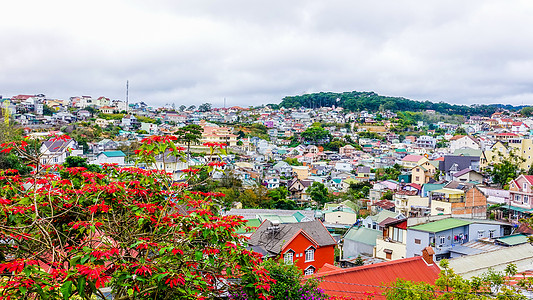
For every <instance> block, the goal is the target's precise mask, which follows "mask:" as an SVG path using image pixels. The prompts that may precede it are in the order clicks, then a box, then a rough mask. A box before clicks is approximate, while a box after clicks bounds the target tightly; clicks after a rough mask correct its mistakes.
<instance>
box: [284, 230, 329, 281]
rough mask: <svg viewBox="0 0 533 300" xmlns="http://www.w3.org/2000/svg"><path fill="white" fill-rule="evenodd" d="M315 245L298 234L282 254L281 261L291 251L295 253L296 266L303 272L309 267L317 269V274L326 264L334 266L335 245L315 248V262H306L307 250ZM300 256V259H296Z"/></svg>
mask: <svg viewBox="0 0 533 300" xmlns="http://www.w3.org/2000/svg"><path fill="white" fill-rule="evenodd" d="M311 245H313V243H311V242H310V241H309V240H308V239H307V238H306V237H305V236H304V235H303V234H302V233H300V234H298V236H296V238H294V239H293V240H292V241H291V242H290V244H288V245H287V246H286V247H285V248H284V250H283V251H282V253H281V257H280V260H281V261H283V254H285V252H287V251H289V250H291V249H292V250H293V251H294V261H295V263H294V264H295V265H296V266H297V267H298V268H299V269H300V270H302V271H304V270H305V269H307V267H309V266H313V267H315V272H316V271H318V270H319V269H320V268H322V266H323V265H324V264H326V263H328V264H333V263H334V260H335V245H331V246H326V247H315V248H316V250H315V260H314V261H309V262H306V261H305V250H306V249H307V248H308V247H309V246H311ZM297 255H298V257H296V256H297Z"/></svg>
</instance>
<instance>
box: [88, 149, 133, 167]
mask: <svg viewBox="0 0 533 300" xmlns="http://www.w3.org/2000/svg"><path fill="white" fill-rule="evenodd" d="M125 158H126V154H124V152H122V151H120V150H119V151H104V152H100V153H99V154H98V155H97V156H96V159H95V160H93V161H91V164H93V165H100V164H118V165H119V166H123V165H124V159H125Z"/></svg>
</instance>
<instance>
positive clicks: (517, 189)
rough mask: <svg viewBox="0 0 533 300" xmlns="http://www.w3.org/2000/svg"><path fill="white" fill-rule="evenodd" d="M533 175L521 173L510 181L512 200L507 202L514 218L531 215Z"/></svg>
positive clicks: (532, 207)
mask: <svg viewBox="0 0 533 300" xmlns="http://www.w3.org/2000/svg"><path fill="white" fill-rule="evenodd" d="M532 185H533V175H520V176H518V177H517V178H516V179H514V180H511V182H510V183H509V194H510V195H509V196H510V199H509V200H510V201H509V203H507V204H508V205H509V209H510V210H512V211H513V219H514V220H518V219H520V218H522V217H526V216H527V217H529V211H531V210H532V209H533V204H532V202H533V186H532Z"/></svg>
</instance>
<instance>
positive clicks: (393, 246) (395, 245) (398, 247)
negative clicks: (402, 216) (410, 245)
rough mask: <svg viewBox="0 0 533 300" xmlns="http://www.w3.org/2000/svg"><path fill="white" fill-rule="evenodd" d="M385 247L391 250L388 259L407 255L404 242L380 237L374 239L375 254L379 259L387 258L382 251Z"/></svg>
mask: <svg viewBox="0 0 533 300" xmlns="http://www.w3.org/2000/svg"><path fill="white" fill-rule="evenodd" d="M404 234H406V233H404ZM385 249H389V250H392V254H391V259H390V260H396V259H402V258H406V257H407V256H406V255H407V248H406V245H405V244H403V243H400V242H387V241H385V240H384V239H383V238H382V237H379V238H378V239H377V240H376V255H375V256H376V257H378V258H381V259H387V254H386V253H385V252H384V250H385Z"/></svg>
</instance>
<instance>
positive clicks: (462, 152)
mask: <svg viewBox="0 0 533 300" xmlns="http://www.w3.org/2000/svg"><path fill="white" fill-rule="evenodd" d="M482 154H483V151H481V150H478V149H470V148H463V149H456V150H455V151H454V152H453V155H457V156H460V155H463V156H477V157H481V155H482Z"/></svg>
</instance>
